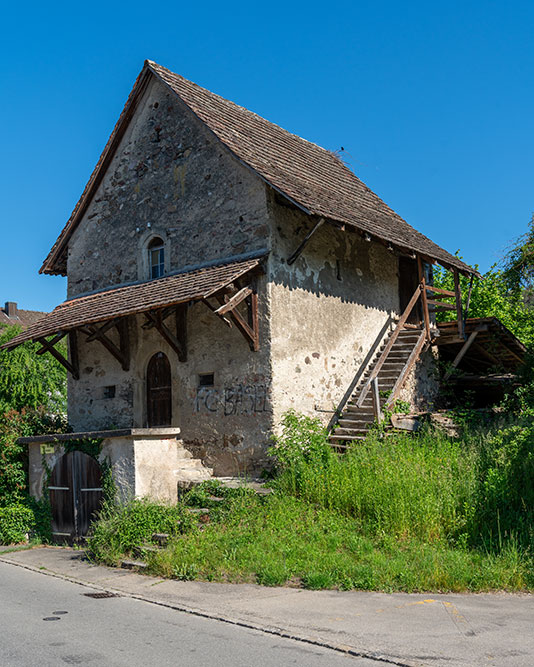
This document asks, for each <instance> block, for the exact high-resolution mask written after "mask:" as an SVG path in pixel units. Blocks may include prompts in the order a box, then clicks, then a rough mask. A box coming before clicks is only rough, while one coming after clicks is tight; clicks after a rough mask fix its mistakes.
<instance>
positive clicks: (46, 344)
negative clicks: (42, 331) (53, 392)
mask: <svg viewBox="0 0 534 667" xmlns="http://www.w3.org/2000/svg"><path fill="white" fill-rule="evenodd" d="M60 334H61V335H60ZM60 334H59V333H58V334H57V335H56V336H54V338H53V339H52V340H50V341H48V340H46V338H44V337H43V338H38V339H37V342H38V343H41V345H42V346H43V347H42V348H41V349H40V350H38V352H37V353H38V354H44V352H50V354H51V355H52V356H53V357H54V358H55V359H57V361H59V363H60V364H61V365H62V366H64V367H65V368H66V369H67V371H68V372H69V373H70V374H71V375H72V377H73V378H74V379H75V380H79V379H80V372H79V369H78V367H77V363H71V362H70V361H69V360H68V359H65V357H64V356H63V355H62V354H61V352H60V351H59V350H56V348H55V347H54V346H55V345H56V343H58V342H59V341H60V340H61V339H62V338H63V337H64V336H65V335H66V334H65V333H62V332H60ZM76 359H77V356H76ZM71 360H72V357H71Z"/></svg>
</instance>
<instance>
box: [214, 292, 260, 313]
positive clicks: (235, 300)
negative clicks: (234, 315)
mask: <svg viewBox="0 0 534 667" xmlns="http://www.w3.org/2000/svg"><path fill="white" fill-rule="evenodd" d="M251 294H252V289H251V288H250V287H243V288H242V289H240V290H239V292H237V293H236V294H234V295H233V296H232V297H230V298H229V299H228V301H227V302H226V303H225V304H224V305H222V306H220V307H219V308H217V310H216V311H215V314H216V315H226V313H228V312H229V311H231V310H233V309H234V308H235V307H236V306H238V305H239V304H240V303H241V302H242V301H244V300H245V299H246V298H247V297H248V296H250V295H251Z"/></svg>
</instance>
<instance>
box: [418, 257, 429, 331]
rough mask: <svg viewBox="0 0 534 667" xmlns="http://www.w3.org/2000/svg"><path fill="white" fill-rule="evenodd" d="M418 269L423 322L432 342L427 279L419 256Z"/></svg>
mask: <svg viewBox="0 0 534 667" xmlns="http://www.w3.org/2000/svg"><path fill="white" fill-rule="evenodd" d="M417 269H418V271H419V283H420V285H421V297H422V304H423V320H424V323H425V332H426V339H427V340H428V341H430V314H429V312H428V297H427V293H426V279H425V272H424V271H423V262H422V260H421V256H420V255H417Z"/></svg>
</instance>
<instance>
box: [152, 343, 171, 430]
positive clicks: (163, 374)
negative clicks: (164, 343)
mask: <svg viewBox="0 0 534 667" xmlns="http://www.w3.org/2000/svg"><path fill="white" fill-rule="evenodd" d="M171 383H172V379H171V365H170V363H169V360H168V359H167V357H166V355H165V354H163V352H156V354H155V355H154V356H153V357H151V359H150V361H149V362H148V367H147V371H146V399H147V424H148V427H149V428H150V427H154V426H170V425H171V421H172V388H171Z"/></svg>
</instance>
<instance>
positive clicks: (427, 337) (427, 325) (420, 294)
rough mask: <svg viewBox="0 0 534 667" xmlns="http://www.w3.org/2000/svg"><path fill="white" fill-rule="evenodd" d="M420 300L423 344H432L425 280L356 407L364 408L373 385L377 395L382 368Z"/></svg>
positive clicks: (393, 334) (407, 308) (383, 353)
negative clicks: (377, 383)
mask: <svg viewBox="0 0 534 667" xmlns="http://www.w3.org/2000/svg"><path fill="white" fill-rule="evenodd" d="M420 299H421V301H422V306H423V308H422V310H423V320H424V322H423V324H424V328H423V331H422V332H421V336H422V337H423V344H424V343H425V342H427V341H428V342H430V315H429V312H428V299H427V298H426V285H425V281H424V279H423V280H421V282H420V283H419V285H417V288H416V290H415V292H414V293H413V296H412V298H411V299H410V301H409V302H408V305H407V306H406V309H405V310H404V312H403V313H402V315H401V317H400V319H399V321H398V322H397V326H396V327H395V329H394V330H393V333H392V334H391V336H390V337H389V340H388V342H387V344H386V346H385V347H384V349H383V350H382V354H381V355H380V358H379V359H378V361H377V362H376V364H375V367H374V368H373V371H372V373H371V376H370V377H369V379H368V380H367V382H366V383H365V385H364V386H363V387H362V390H361V392H360V395H359V397H358V401H357V403H356V405H357V406H358V407H359V408H361V407H362V405H363V402H364V400H365V398H366V397H367V394H368V392H369V389H370V388H371V385H373V384H375V394H376V388H377V385H376V382H377V380H378V374H379V373H380V370H381V369H382V366H383V365H384V363H385V361H386V359H387V358H388V356H389V353H390V352H391V349H392V347H393V346H394V345H395V343H396V341H397V338H398V337H399V334H400V332H401V331H403V330H404V325H405V324H406V322H407V321H408V318H409V317H410V315H411V314H412V311H413V309H414V308H415V306H416V304H417V303H418V301H419V300H420ZM420 338H421V337H420ZM416 347H417V346H416ZM414 349H415V348H414ZM410 357H411V355H410ZM403 370H404V369H403ZM401 375H404V374H403V373H402V372H401ZM395 386H396V385H395ZM390 398H391V397H390ZM376 402H377V401H376V398H375V400H374V401H373V403H376ZM388 403H389V399H388ZM377 411H378V410H377V407H375V416H376V417H380V414H377ZM378 412H379V411H378Z"/></svg>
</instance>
